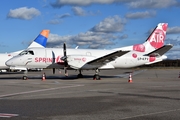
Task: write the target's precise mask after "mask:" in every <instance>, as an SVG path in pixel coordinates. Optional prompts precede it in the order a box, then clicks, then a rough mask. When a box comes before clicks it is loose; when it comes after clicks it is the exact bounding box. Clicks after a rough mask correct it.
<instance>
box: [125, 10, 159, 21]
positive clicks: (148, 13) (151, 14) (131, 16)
mask: <svg viewBox="0 0 180 120" xmlns="http://www.w3.org/2000/svg"><path fill="white" fill-rule="evenodd" d="M155 15H156V12H155V11H145V12H135V13H128V14H126V15H125V16H126V18H128V19H142V18H150V17H154V16H155Z"/></svg>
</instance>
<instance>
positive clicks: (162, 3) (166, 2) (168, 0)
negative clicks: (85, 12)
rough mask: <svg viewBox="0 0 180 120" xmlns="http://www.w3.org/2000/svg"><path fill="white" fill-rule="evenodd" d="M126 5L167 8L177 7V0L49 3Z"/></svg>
mask: <svg viewBox="0 0 180 120" xmlns="http://www.w3.org/2000/svg"><path fill="white" fill-rule="evenodd" d="M113 3H119V4H127V5H128V6H129V7H130V8H167V7H172V6H178V5H179V4H180V2H179V1H177V0H56V1H55V2H54V3H51V6H52V7H55V8H60V7H62V6H66V5H68V6H87V5H92V4H113Z"/></svg>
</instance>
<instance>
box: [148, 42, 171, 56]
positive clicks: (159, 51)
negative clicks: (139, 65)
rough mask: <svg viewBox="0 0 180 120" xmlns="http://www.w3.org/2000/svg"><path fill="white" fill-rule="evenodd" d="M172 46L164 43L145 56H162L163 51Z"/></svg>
mask: <svg viewBox="0 0 180 120" xmlns="http://www.w3.org/2000/svg"><path fill="white" fill-rule="evenodd" d="M172 47H173V45H171V44H169V45H164V46H162V47H161V48H159V49H156V50H154V51H152V52H150V53H149V54H147V56H162V55H163V54H164V53H166V52H167V51H169V50H170V49H171V48H172Z"/></svg>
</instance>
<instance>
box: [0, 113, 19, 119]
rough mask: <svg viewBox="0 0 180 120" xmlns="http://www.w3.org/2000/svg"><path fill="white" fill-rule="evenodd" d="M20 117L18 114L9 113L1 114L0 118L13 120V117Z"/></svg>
mask: <svg viewBox="0 0 180 120" xmlns="http://www.w3.org/2000/svg"><path fill="white" fill-rule="evenodd" d="M17 116H19V115H18V114H9V113H0V117H3V118H11V117H17Z"/></svg>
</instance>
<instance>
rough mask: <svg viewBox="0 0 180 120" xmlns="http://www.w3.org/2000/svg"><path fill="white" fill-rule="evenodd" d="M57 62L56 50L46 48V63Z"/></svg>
mask: <svg viewBox="0 0 180 120" xmlns="http://www.w3.org/2000/svg"><path fill="white" fill-rule="evenodd" d="M54 62H55V55H54V52H53V51H52V50H50V49H46V64H47V65H51V64H52V63H54Z"/></svg>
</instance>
